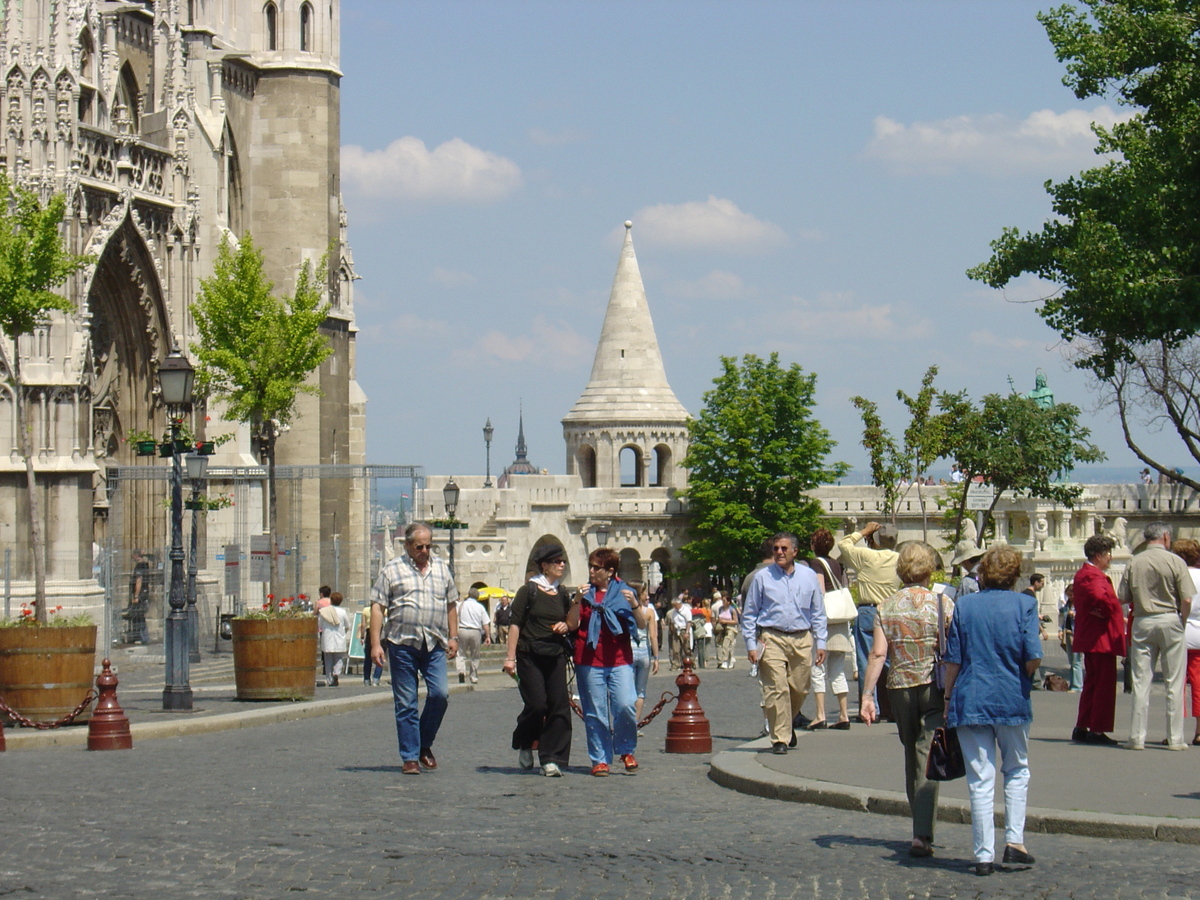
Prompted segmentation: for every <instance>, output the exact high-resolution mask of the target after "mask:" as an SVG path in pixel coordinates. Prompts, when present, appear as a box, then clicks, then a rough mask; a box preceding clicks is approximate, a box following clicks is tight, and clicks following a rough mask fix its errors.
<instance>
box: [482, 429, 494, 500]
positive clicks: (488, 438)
mask: <svg viewBox="0 0 1200 900" xmlns="http://www.w3.org/2000/svg"><path fill="white" fill-rule="evenodd" d="M495 433H496V429H495V428H493V427H492V417H491V416H488V420H487V422H485V423H484V425H483V442H484V444H486V445H487V477H486V478H485V479H484V482H483V486H484V487H491V486H492V435H493V434H495Z"/></svg>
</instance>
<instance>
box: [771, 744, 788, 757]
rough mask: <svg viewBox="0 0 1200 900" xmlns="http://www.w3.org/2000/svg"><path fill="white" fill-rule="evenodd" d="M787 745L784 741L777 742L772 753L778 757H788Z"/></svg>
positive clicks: (773, 745) (772, 748) (772, 746)
mask: <svg viewBox="0 0 1200 900" xmlns="http://www.w3.org/2000/svg"><path fill="white" fill-rule="evenodd" d="M787 750H788V748H787V744H785V743H784V742H783V741H776V742H775V743H773V744H772V745H771V752H772V753H774V754H775V755H776V756H787Z"/></svg>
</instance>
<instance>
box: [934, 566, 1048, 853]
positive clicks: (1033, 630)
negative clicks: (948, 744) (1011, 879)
mask: <svg viewBox="0 0 1200 900" xmlns="http://www.w3.org/2000/svg"><path fill="white" fill-rule="evenodd" d="M1020 572H1021V555H1020V554H1019V553H1017V552H1016V551H1015V550H1013V549H1012V548H1011V547H1009V546H1008V545H1007V544H1002V545H1000V546H998V547H993V548H992V549H991V550H989V551H988V552H987V553H985V554H984V556H983V559H982V560H981V561H980V563H979V570H978V574H979V583H980V588H981V590H980V591H979V593H977V594H969V595H967V596H966V597H963V598H961V599H960V600H959V601H958V603H957V604H956V605H955V607H954V617H953V619H951V622H950V634H949V639H948V641H947V648H946V663H947V665H946V724H947V725H948V726H949V727H951V728H956V729H957V730H958V741H959V743H960V744H961V745H962V751H963V757H964V758H965V759H966V763H967V789H968V792H969V793H970V796H971V834H972V837H973V838H974V844H975V874H976V875H991V874H992V871H993V869H994V861H995V852H996V851H995V840H996V833H995V827H994V824H993V821H994V820H993V806H994V800H993V795H994V793H995V785H996V750H997V748H999V752H1000V758H1001V771H1002V772H1003V773H1004V838H1005V847H1004V862H1006V863H1020V864H1023V865H1031V864H1032V863H1033V857H1032V856H1030V855H1029V853H1027V852H1026V850H1025V803H1026V798H1027V796H1028V793H1029V755H1028V746H1029V725H1030V723H1031V722H1032V721H1033V705H1032V703H1031V702H1030V699H1029V694H1030V690H1031V689H1032V687H1033V680H1032V678H1033V673H1034V672H1036V671H1037V668H1038V666H1039V665H1040V664H1041V661H1042V642H1041V639H1040V637H1039V636H1038V610H1037V600H1036V599H1034V598H1033V597H1031V596H1030V595H1029V594H1019V593H1016V592H1015V591H1013V590H1012V587H1013V585H1014V584H1016V582H1017V576H1018V575H1019V574H1020Z"/></svg>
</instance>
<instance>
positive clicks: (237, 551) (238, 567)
mask: <svg viewBox="0 0 1200 900" xmlns="http://www.w3.org/2000/svg"><path fill="white" fill-rule="evenodd" d="M224 557H225V593H226V595H227V596H231V597H236V596H237V595H238V594H240V593H241V592H242V582H241V577H242V576H241V572H242V548H241V547H239V546H238V545H237V544H226V545H225V553H224Z"/></svg>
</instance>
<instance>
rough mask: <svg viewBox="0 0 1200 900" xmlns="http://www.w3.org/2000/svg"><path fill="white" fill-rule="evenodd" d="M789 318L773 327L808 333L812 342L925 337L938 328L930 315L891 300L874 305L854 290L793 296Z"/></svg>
mask: <svg viewBox="0 0 1200 900" xmlns="http://www.w3.org/2000/svg"><path fill="white" fill-rule="evenodd" d="M792 300H793V306H792V308H791V309H790V310H788V312H787V313H786V314H785V315H786V321H783V322H780V321H776V322H775V323H774V325H773V327H774V328H780V329H781V330H791V331H793V332H794V333H796V334H797V335H807V337H806V338H805V340H806V341H807V342H810V343H811V341H812V340H814V339H816V336H819V339H820V340H831V341H837V340H854V341H869V340H881V339H886V340H888V341H923V340H928V339H930V338H932V337H933V336H934V335H935V333H936V329H935V328H934V324H933V322H932V321H930V320H929V319H927V318H924V317H923V316H919V315H916V314H912V313H908V312H906V311H904V310H900V309H897V308H896V307H895V306H893V305H892V304H891V303H882V304H876V305H872V304H870V303H867V302H864V301H862V300H858V299H857V298H856V297H854V295H853V294H848V293H838V292H825V293H822V294H820V295H818V297H817V299H816V300H806V299H804V298H803V297H794V298H792Z"/></svg>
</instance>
